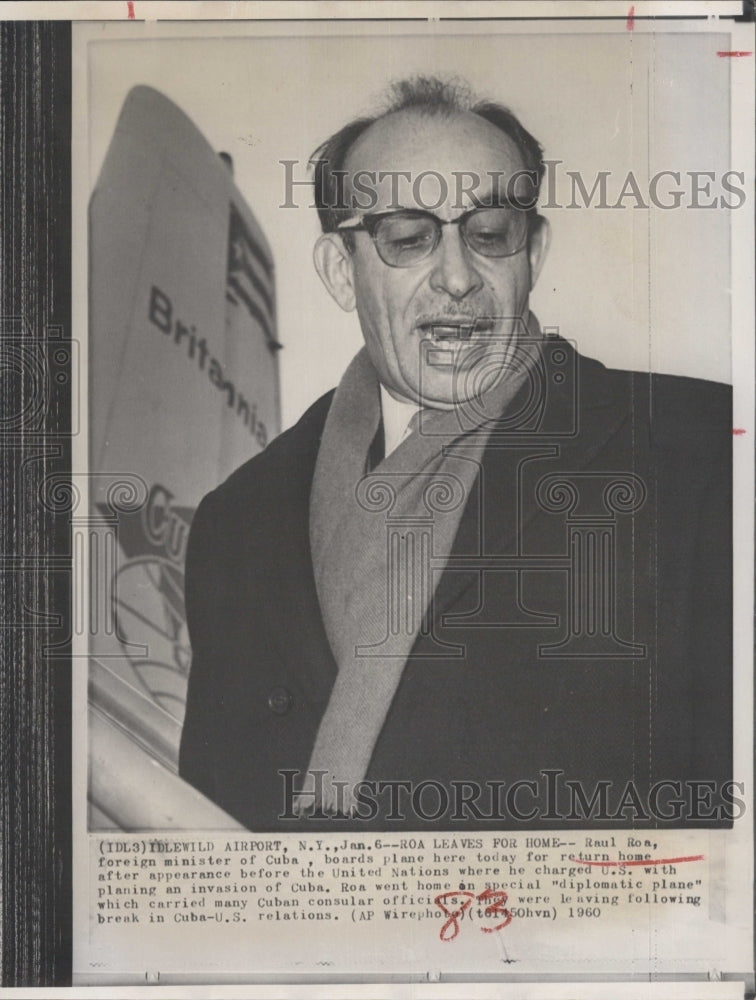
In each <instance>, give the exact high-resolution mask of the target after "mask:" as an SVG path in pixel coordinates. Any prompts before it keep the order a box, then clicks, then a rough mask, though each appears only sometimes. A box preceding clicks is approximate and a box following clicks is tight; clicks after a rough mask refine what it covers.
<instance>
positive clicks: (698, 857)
mask: <svg viewBox="0 0 756 1000" xmlns="http://www.w3.org/2000/svg"><path fill="white" fill-rule="evenodd" d="M703 859H704V856H703V854H691V855H690V857H687V858H657V859H656V860H654V859H652V858H638V859H634V860H633V861H586V860H585V859H584V858H570V861H573V862H574V863H575V864H576V865H601V867H607V868H608V867H610V866H612V865H627V866H628V867H629V866H630V865H645V866H646V867H647V868H653V867H654V865H681V864H682V863H683V861H703Z"/></svg>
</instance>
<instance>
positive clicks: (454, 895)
mask: <svg viewBox="0 0 756 1000" xmlns="http://www.w3.org/2000/svg"><path fill="white" fill-rule="evenodd" d="M462 897H464V902H463V903H462V904H461V905H458V906H456V907H455V908H454V909H449V907H448V906H447V905H446V903H445V900H449V901H450V902H451V900H456V899H461V898H462ZM476 900H477V902H479V903H485V904H486V907H485V909H484V910H483V915H484V916H486V917H504V920H503V921H502V922H501V923H499V924H496V926H495V927H481V928H480V930H481V931H483V933H484V934H493V933H494V931H500V930H502V928H504V927H506V926H507V925H508V924H510V923H511V922H512V914H511V913H510V912H509V910H507V909H506V908H505V905H504V904H505V903H506V901H507V894H506V892H504V891H503V890H501V889H484V890H483V892H480V893H478V895H477V896H476V895H475V893H473V892H467V891H464V890H460V891H457V890H454V889H453V890H452V891H451V892H442V893H441V895H440V896H436V906H438V907H439V909H440V910H441V911H442V912H443V913H444V915H445V916H446V917H447V920H446V922H445V923H444V926H443V927H442V928H441V934H440V935H439V936H440V938H441V940H442V941H453V940H454V938H455V937H456V936H457V935H458V934H459V921H460V920H461V918H462V917H463V916H464V914H465V913H467V911H468V910H469V909H470V907H471V906H472V904H473V902H474V901H476Z"/></svg>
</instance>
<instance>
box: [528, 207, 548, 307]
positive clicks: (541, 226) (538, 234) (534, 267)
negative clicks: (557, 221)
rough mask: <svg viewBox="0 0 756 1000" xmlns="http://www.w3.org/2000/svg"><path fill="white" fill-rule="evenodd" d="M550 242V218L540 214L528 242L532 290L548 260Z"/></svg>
mask: <svg viewBox="0 0 756 1000" xmlns="http://www.w3.org/2000/svg"><path fill="white" fill-rule="evenodd" d="M550 243H551V226H550V225H549V220H548V219H544V217H543V216H542V215H539V216H538V218H537V219H536V221H535V224H534V226H533V231H532V233H531V234H530V242H529V243H528V259H529V261H530V290H531V291H532V290H533V288H534V287H535V283H536V281H538V275H539V274H540V273H541V268H542V267H543V262H544V261H545V260H546V255H547V253H548V252H549V244H550Z"/></svg>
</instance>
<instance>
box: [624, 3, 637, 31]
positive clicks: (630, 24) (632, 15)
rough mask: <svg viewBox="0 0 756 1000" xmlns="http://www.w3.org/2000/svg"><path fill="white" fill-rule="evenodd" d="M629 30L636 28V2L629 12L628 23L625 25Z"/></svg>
mask: <svg viewBox="0 0 756 1000" xmlns="http://www.w3.org/2000/svg"><path fill="white" fill-rule="evenodd" d="M625 27H626V28H627V30H628V31H634V30H635V4H633V6H632V7H631V8H630V10H629V11H628V12H627V24H626V25H625Z"/></svg>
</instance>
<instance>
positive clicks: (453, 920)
mask: <svg viewBox="0 0 756 1000" xmlns="http://www.w3.org/2000/svg"><path fill="white" fill-rule="evenodd" d="M459 896H467V899H465V901H464V903H463V904H462V905H461V906H458V907H457V908H456V909H454V910H450V909H448V907H447V906H446V905H445V904H444V903H443V902H442V900H444V899H452V898H457V897H459ZM474 899H475V895H474V894H473V893H472V892H456V891H454V890H452V891H451V892H442V893H441V895H440V896H436V905H437V906H438V907H440V909H441V910H443V912H444V913H445V914H446V916H447V917H448V918H449V919H448V920H447V921H446V923H445V924H444V926H443V927H442V928H441V935H440V937H441V940H442V941H453V940H454V938H455V937H456V936H457V935H458V934H459V924H458V923H457V921H458V920H459V919H460V918H461V916H462V914H463V913H466V912H467V910H469V909H470V907H471V906H472V902H473V900H474ZM449 930H451V934H450V933H448V932H449Z"/></svg>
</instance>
